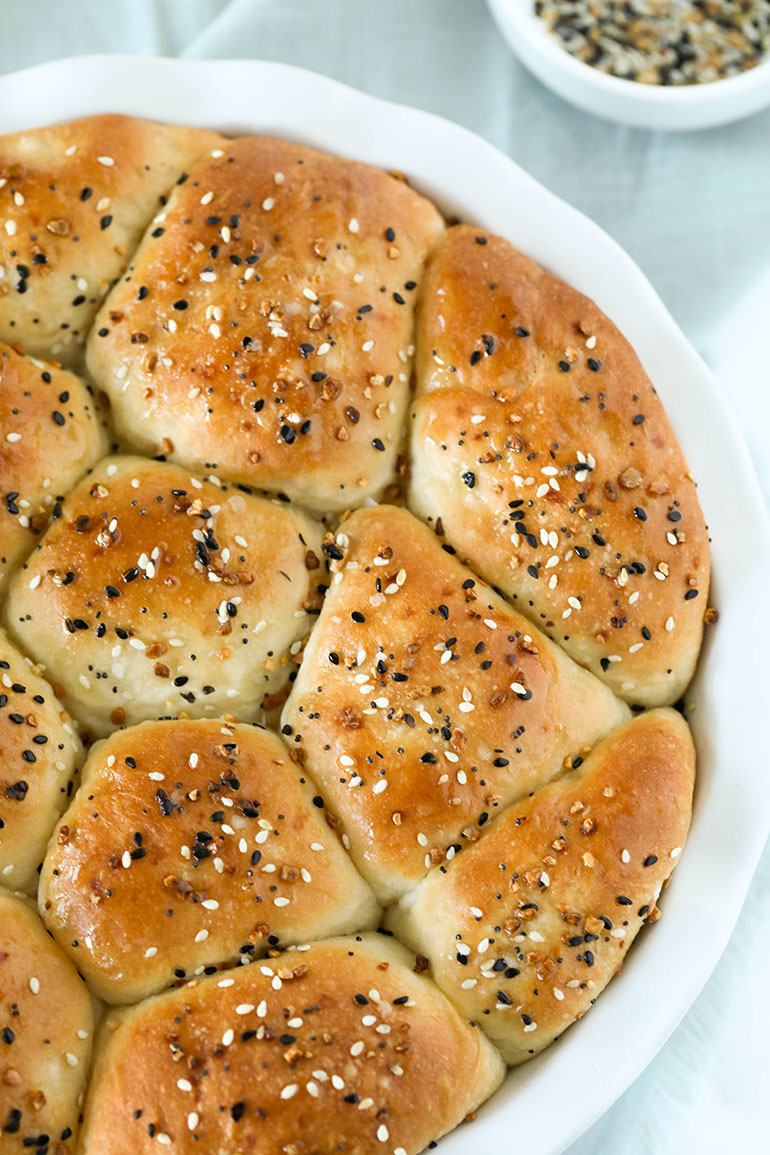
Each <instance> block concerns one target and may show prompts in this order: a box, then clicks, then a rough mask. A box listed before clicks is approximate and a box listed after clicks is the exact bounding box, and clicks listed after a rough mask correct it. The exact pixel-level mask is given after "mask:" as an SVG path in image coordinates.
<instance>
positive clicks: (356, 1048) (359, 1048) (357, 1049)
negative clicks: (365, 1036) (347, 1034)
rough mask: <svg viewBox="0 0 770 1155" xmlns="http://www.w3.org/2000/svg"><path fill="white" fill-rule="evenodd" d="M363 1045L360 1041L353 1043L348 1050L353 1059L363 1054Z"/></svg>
mask: <svg viewBox="0 0 770 1155" xmlns="http://www.w3.org/2000/svg"><path fill="white" fill-rule="evenodd" d="M365 1045H366V1044H365V1043H363V1042H361V1040H360V1039H359V1040H358V1042H356V1043H353V1046H352V1047H351V1048H350V1053H351V1055H352V1056H353V1058H356V1057H357V1056H358V1055H360V1054H361V1053H362V1052H363V1050H364V1047H365Z"/></svg>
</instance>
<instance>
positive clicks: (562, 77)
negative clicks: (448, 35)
mask: <svg viewBox="0 0 770 1155" xmlns="http://www.w3.org/2000/svg"><path fill="white" fill-rule="evenodd" d="M487 3H488V5H489V10H490V12H491V13H492V16H493V17H494V19H495V21H496V23H497V26H498V28H499V29H500V31H501V32H502V34H503V36H504V37H505V39H506V40H507V41H508V44H509V46H510V48H511V49H512V51H513V52H514V53H515V54H516V56H518V58H519V60H520V61H521V63H522V64H523V65H524V67H525V68H527V69H529V71H530V72H531V73H532V74H533V75H534V76H536V77H537V78H538V80H540V81H542V83H543V84H545V85H546V86H547V87H548V88H550V89H551V90H552V91H553V92H555V93H557V94H558V95H559V96H561V97H563V98H564V99H565V100H568V101H570V103H571V104H575V105H577V106H578V108H582V109H585V110H586V111H587V112H593V113H594V114H595V115H596V116H603V117H606V118H607V119H608V120H615V121H618V122H619V123H621V124H630V125H632V126H633V127H635V128H662V129H680V130H681V129H694V128H712V127H713V126H715V125H718V124H729V123H730V122H731V121H734V120H740V119H742V118H743V117H745V116H750V115H751V114H752V113H754V112H759V110H760V109H762V108H766V107H767V106H768V105H770V55H769V56H768V57H767V58H766V59H764V60H762V61H761V63H759V64H757V65H756V66H755V67H754V68H751V69H749V71H748V72H743V73H741V75H740V76H731V77H728V78H727V79H725V80H715V81H713V82H712V83H709V84H690V85H680V86H673V85H672V86H662V85H657V84H640V83H638V82H637V81H635V80H622V79H621V78H620V77H617V76H610V75H608V74H607V73H604V72H600V71H599V70H598V69H597V68H592V67H591V65H590V64H584V63H583V62H582V61H581V60H578V59H577V58H576V57H574V56H571V55H570V53H569V52H567V51H566V50H565V49H564V48H562V46H561V45H560V44H559V41H558V39H557V37H556V36H554V35H553V33H552V32H549V30H548V27H547V25H546V23H545V21H544V20H541V19H540V17H539V16H536V15H535V6H534V0H487Z"/></svg>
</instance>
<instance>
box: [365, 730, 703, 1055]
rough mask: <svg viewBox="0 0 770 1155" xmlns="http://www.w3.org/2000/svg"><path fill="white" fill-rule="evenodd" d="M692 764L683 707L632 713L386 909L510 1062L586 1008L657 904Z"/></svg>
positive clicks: (684, 810)
mask: <svg viewBox="0 0 770 1155" xmlns="http://www.w3.org/2000/svg"><path fill="white" fill-rule="evenodd" d="M694 775H695V751H694V749H693V743H692V738H691V737H690V732H689V730H688V729H687V725H686V724H685V722H684V721H683V719H682V717H681V715H679V714H676V713H675V712H674V711H673V710H654V711H652V712H651V713H649V714H642V715H641V716H640V717H638V718H635V719H634V720H633V721H631V722H629V723H628V724H627V725H626V726H624V727H623V728H622V729H620V730H618V731H616V732H615V733H614V734H612V735H611V736H610V737H609V738H607V739H606V740H605V741H604V742H602V744H601V745H600V746H599V747H598V748H597V749H596V750H595V751H594V752H593V753H592V754H591V755H590V756H589V757H588V758H587V759H586V760H585V762H584V763H583V765H582V766H581V767H580V768H579V769H578V770H577V771H576V772H574V773H571V774H567V775H565V776H564V777H563V778H561V779H560V780H559V781H558V782H554V783H552V784H551V785H550V786H547V787H546V788H545V789H543V790H540V791H538V792H537V793H536V794H535V795H534V796H533V797H531V798H527V799H524V800H523V801H521V802H518V803H516V804H515V805H513V806H512V807H510V809H509V810H507V811H506V812H505V813H504V814H502V815H501V816H500V818H499V819H498V820H497V821H496V822H494V823H493V825H492V826H491V828H490V830H489V832H488V833H487V834H486V835H485V836H484V838H483V839H482V840H481V842H480V843H479V844H478V845H477V846H474V847H472V848H471V849H470V850H469V851H468V853H467V854H463V855H461V856H460V857H459V858H458V859H457V861H456V862H453V863H452V864H451V865H450V866H449V867H441V868H440V869H439V870H434V871H433V872H432V873H431V874H430V875H429V876H428V878H427V879H426V880H425V881H424V882H423V883H422V885H421V886H419V887H418V888H417V889H416V890H414V891H413V892H412V893H411V894H409V895H407V896H406V898H404V899H403V900H402V902H401V904H400V906H399V907H393V908H392V909H391V911H390V912H389V913H388V916H387V921H388V925H389V926H390V927H391V929H393V930H394V931H395V932H396V933H397V934H399V935H400V936H401V938H402V940H404V941H406V942H408V943H409V944H410V945H411V946H412V947H413V948H414V949H416V950H420V951H421V952H422V953H423V954H425V956H426V957H427V958H429V959H430V963H431V968H432V974H433V976H434V978H435V979H436V982H437V983H438V984H439V986H440V987H441V988H442V989H443V990H444V991H445V992H446V993H447V994H448V995H449V997H450V998H451V999H452V1001H453V1002H454V1003H455V1005H456V1006H457V1008H458V1009H459V1010H460V1011H461V1012H462V1013H463V1014H465V1015H468V1016H469V1017H472V1018H473V1019H475V1020H476V1021H477V1022H478V1023H479V1024H480V1026H482V1027H483V1029H484V1030H485V1031H486V1032H487V1034H488V1035H489V1036H490V1038H491V1039H492V1040H493V1041H494V1042H495V1043H496V1044H497V1046H498V1047H499V1048H500V1050H501V1052H502V1054H503V1056H504V1057H505V1058H506V1059H507V1061H508V1062H509V1063H520V1062H523V1061H524V1060H525V1059H528V1058H530V1057H531V1056H532V1055H533V1054H537V1053H538V1052H539V1051H541V1050H543V1049H544V1048H545V1047H547V1046H548V1044H549V1043H551V1042H552V1041H553V1040H554V1038H556V1036H557V1035H559V1034H561V1032H562V1031H563V1030H564V1029H565V1028H566V1027H568V1026H569V1025H570V1024H571V1023H572V1022H574V1021H575V1019H577V1018H580V1017H581V1016H582V1015H583V1014H585V1012H586V1011H587V1010H588V1009H589V1007H590V1006H591V1005H592V1003H593V1002H594V1000H595V999H596V997H597V996H598V995H599V993H600V992H601V991H602V990H603V989H604V987H605V986H606V985H607V983H608V982H609V981H610V979H611V978H612V976H613V975H614V974H616V973H617V971H618V970H619V969H620V966H621V964H622V962H623V959H624V958H625V954H626V951H627V950H628V947H629V946H630V945H631V943H632V942H633V940H634V938H635V936H636V935H637V933H638V931H639V929H640V928H641V926H642V924H643V923H644V922H645V921H646V920H648V919H650V920H654V919H656V918H657V917H658V916H659V911H658V910H657V907H656V905H655V902H656V899H657V897H658V894H659V893H660V889H661V886H662V885H663V883H664V882H665V880H666V879H667V878H668V876H669V875H670V874H671V871H672V870H673V868H674V866H675V865H676V862H677V859H678V856H679V853H680V851H681V849H682V846H683V845H684V841H685V838H686V837H687V830H688V827H689V824H690V810H691V802H692V789H693V780H694Z"/></svg>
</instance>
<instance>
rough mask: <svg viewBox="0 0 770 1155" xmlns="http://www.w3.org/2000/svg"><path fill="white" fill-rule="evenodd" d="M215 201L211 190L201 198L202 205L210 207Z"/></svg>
mask: <svg viewBox="0 0 770 1155" xmlns="http://www.w3.org/2000/svg"><path fill="white" fill-rule="evenodd" d="M213 199H214V194H213V192H212V191H211V189H209V191H208V192H207V193H204V194H203V196H202V197H201V204H202V205H210V204H211V202H212V201H213Z"/></svg>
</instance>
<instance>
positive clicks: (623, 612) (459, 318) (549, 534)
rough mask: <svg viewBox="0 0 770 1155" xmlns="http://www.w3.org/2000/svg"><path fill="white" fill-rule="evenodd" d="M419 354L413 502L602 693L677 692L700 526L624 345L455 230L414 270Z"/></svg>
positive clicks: (691, 653)
mask: <svg viewBox="0 0 770 1155" xmlns="http://www.w3.org/2000/svg"><path fill="white" fill-rule="evenodd" d="M477 238H480V239H481V240H483V241H484V243H483V244H479V243H477ZM417 356H418V362H417V373H418V385H419V389H420V392H421V394H422V396H421V397H420V398H419V400H418V401H417V403H416V406H415V410H414V413H413V419H414V420H413V426H412V446H413V458H414V462H413V473H412V485H411V490H410V503H411V506H412V508H413V509H414V510H415V512H417V513H418V514H419V515H420V516H421V517H423V518H425V519H426V520H428V521H431V522H432V523H433V524H435V522H436V519H437V518H440V519H441V522H442V525H443V528H444V531H445V533H446V536H447V540H449V541H451V542H453V543H454V545H456V546H457V547H458V550H459V551H460V552H461V554H462V556H463V557H465V558H467V559H468V562H469V564H470V565H472V566H473V567H474V568H475V569H477V570H478V571H479V572H480V573H483V574H484V576H485V577H486V578H488V579H489V580H490V581H492V582H494V583H495V584H496V585H498V586H499V587H500V588H501V589H502V590H503V591H504V592H505V593H506V594H508V596H510V597H512V598H513V599H514V601H515V604H516V605H517V606H518V607H519V608H521V610H522V612H524V613H525V614H528V615H529V616H530V617H531V618H532V619H533V620H534V621H536V622H537V623H538V625H540V626H541V628H542V629H544V630H545V632H546V633H547V634H549V636H550V637H552V638H553V639H554V640H555V641H558V642H559V643H560V644H561V645H563V647H564V648H565V650H566V651H567V653H569V654H570V655H571V656H572V657H573V658H575V660H576V661H578V662H580V663H581V664H582V665H584V666H586V667H587V668H588V669H590V670H591V671H592V672H593V673H595V674H596V675H597V676H598V677H600V678H603V679H604V680H605V681H606V682H607V683H608V684H609V685H610V686H611V687H612V688H613V689H614V690H615V692H616V693H619V694H621V695H622V696H623V697H625V698H626V699H628V700H629V701H631V702H637V703H640V704H643V705H647V706H654V705H661V704H664V703H669V702H673V701H676V699H677V698H678V697H679V696H680V695H681V693H682V692H683V690H684V689H685V687H686V685H687V683H688V682H689V680H690V678H691V676H692V672H693V669H694V667H695V662H696V659H697V656H698V650H699V648H700V641H701V634H702V628H703V614H704V611H705V609H706V605H707V602H706V599H707V595H708V588H709V546H708V536H707V532H706V527H705V525H704V521H703V514H702V512H701V509H700V505H699V503H698V498H697V494H696V491H695V485H694V483H693V480H692V478H691V476H690V474H689V471H688V468H687V463H686V461H685V459H684V457H683V455H682V452H681V449H680V448H679V445H678V442H677V440H676V437H675V435H674V433H673V431H672V429H671V426H670V425H669V423H668V419H667V417H666V414H665V412H664V410H663V407H662V405H661V403H660V400H659V399H658V397H657V395H656V393H655V390H654V389H653V387H652V385H651V383H650V381H649V379H648V378H647V376H646V374H645V372H644V370H643V368H642V366H641V365H640V363H639V360H638V358H637V357H636V355H635V354H634V352H633V350H632V349H631V347H630V346H629V344H628V342H627V341H626V340H625V339H624V338H623V337H622V336H621V334H620V333H619V332H618V330H617V329H616V328H615V326H614V325H613V324H612V323H611V322H610V321H609V320H608V319H607V317H605V316H604V314H602V313H601V311H600V310H599V309H598V308H597V306H596V305H595V304H594V303H593V302H592V301H590V300H588V299H587V298H586V297H584V296H582V295H581V294H580V293H578V292H576V290H574V289H572V288H571V287H570V286H568V285H566V284H564V282H562V281H559V280H558V279H557V278H555V277H553V276H551V275H550V274H548V273H546V272H544V271H543V270H542V269H541V268H540V267H539V266H537V265H536V264H535V263H534V262H533V261H531V260H530V259H529V258H528V257H525V256H523V255H522V254H521V253H519V252H517V251H516V249H514V248H513V246H512V245H510V244H509V243H508V242H507V241H505V240H503V239H502V238H501V237H495V236H488V235H486V234H480V233H479V230H478V229H471V228H467V227H458V228H455V229H452V230H451V231H450V232H449V233H448V234H447V236H446V239H445V241H444V242H443V244H441V245H440V246H439V247H438V249H437V251H436V253H435V257H434V259H433V261H432V262H431V265H430V267H429V270H428V273H427V275H426V280H425V290H424V297H423V303H422V308H421V318H420V322H419V326H418V354H417Z"/></svg>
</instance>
